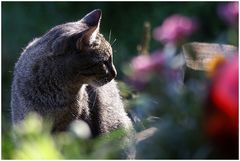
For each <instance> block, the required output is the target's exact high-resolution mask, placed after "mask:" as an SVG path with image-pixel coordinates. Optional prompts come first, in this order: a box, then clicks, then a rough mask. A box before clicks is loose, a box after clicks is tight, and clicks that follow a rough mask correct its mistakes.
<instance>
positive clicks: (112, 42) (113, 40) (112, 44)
mask: <svg viewBox="0 0 240 161" xmlns="http://www.w3.org/2000/svg"><path fill="white" fill-rule="evenodd" d="M116 41H117V39H114V40H113V42H112V44H111V46H112V47H113V45H114V43H115V42H116Z"/></svg>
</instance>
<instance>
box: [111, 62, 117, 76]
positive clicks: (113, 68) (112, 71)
mask: <svg viewBox="0 0 240 161" xmlns="http://www.w3.org/2000/svg"><path fill="white" fill-rule="evenodd" d="M111 75H112V77H113V78H116V76H117V70H116V68H115V66H114V65H113V64H112V70H111Z"/></svg>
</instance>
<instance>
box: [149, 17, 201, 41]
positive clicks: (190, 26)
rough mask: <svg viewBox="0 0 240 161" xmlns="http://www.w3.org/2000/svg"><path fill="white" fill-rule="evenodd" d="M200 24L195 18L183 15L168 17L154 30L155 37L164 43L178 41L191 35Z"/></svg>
mask: <svg viewBox="0 0 240 161" xmlns="http://www.w3.org/2000/svg"><path fill="white" fill-rule="evenodd" d="M197 27H198V25H197V22H196V21H195V20H193V19H190V18H188V17H185V16H181V15H177V14H176V15H172V16H170V17H168V18H167V19H166V20H165V21H164V22H163V23H162V25H161V26H159V27H157V28H156V29H155V30H154V33H153V37H154V38H155V39H156V40H158V41H160V42H163V43H168V42H171V43H176V42H178V41H180V40H183V39H185V38H187V37H188V36H190V35H191V34H192V33H193V32H194V31H196V29H197Z"/></svg>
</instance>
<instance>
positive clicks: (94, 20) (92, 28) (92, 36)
mask: <svg viewBox="0 0 240 161" xmlns="http://www.w3.org/2000/svg"><path fill="white" fill-rule="evenodd" d="M101 17H102V11H101V10H100V9H96V10H93V11H92V12H90V13H88V14H87V15H86V16H84V17H83V18H82V19H81V20H80V21H81V23H84V24H86V26H87V29H86V30H85V31H84V32H83V35H82V36H81V38H80V39H79V40H78V41H77V44H76V45H77V48H78V49H80V50H81V49H82V48H83V47H84V46H86V45H87V46H88V45H91V44H92V43H93V42H94V41H95V40H96V37H97V33H98V32H99V28H100V21H101Z"/></svg>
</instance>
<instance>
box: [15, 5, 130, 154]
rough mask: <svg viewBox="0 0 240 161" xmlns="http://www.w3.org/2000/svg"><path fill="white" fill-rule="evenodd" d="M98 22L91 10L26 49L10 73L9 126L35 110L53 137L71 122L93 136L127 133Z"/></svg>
mask: <svg viewBox="0 0 240 161" xmlns="http://www.w3.org/2000/svg"><path fill="white" fill-rule="evenodd" d="M100 20H101V10H94V11H92V12H90V13H89V14H87V15H86V16H85V17H84V18H82V19H81V20H80V21H77V22H71V23H66V24H63V25H59V26H56V27H54V28H52V29H51V30H50V31H48V32H47V33H46V34H45V35H43V36H42V37H40V38H37V39H35V40H33V41H32V42H31V43H30V44H29V45H28V46H27V47H26V49H25V50H24V51H23V53H22V54H21V56H20V58H19V60H18V62H17V63H16V65H15V70H14V78H13V83H12V98H11V108H12V120H13V123H14V124H16V123H18V122H19V121H21V120H23V119H24V118H25V116H26V115H27V114H28V113H29V112H31V111H34V112H37V113H38V114H39V115H41V116H43V117H47V118H50V119H51V120H52V121H53V129H52V131H53V132H57V131H64V130H66V129H67V128H68V125H69V124H70V123H71V122H72V121H73V120H76V119H81V120H84V121H86V122H87V123H88V124H89V126H90V128H91V131H92V134H93V136H98V135H99V134H103V133H107V132H110V131H113V130H115V129H118V128H123V129H125V130H131V129H132V123H131V121H130V119H129V117H128V116H127V114H126V112H125V110H124V106H123V103H122V100H121V98H120V96H119V90H118V88H117V84H116V82H115V81H114V80H113V79H114V78H115V77H116V69H115V67H114V65H113V60H112V48H111V46H110V44H109V43H108V42H107V41H106V40H105V39H104V37H103V35H101V34H100V33H99V27H100ZM128 157H129V158H133V157H134V154H133V153H131V154H130V155H129V156H128Z"/></svg>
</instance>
